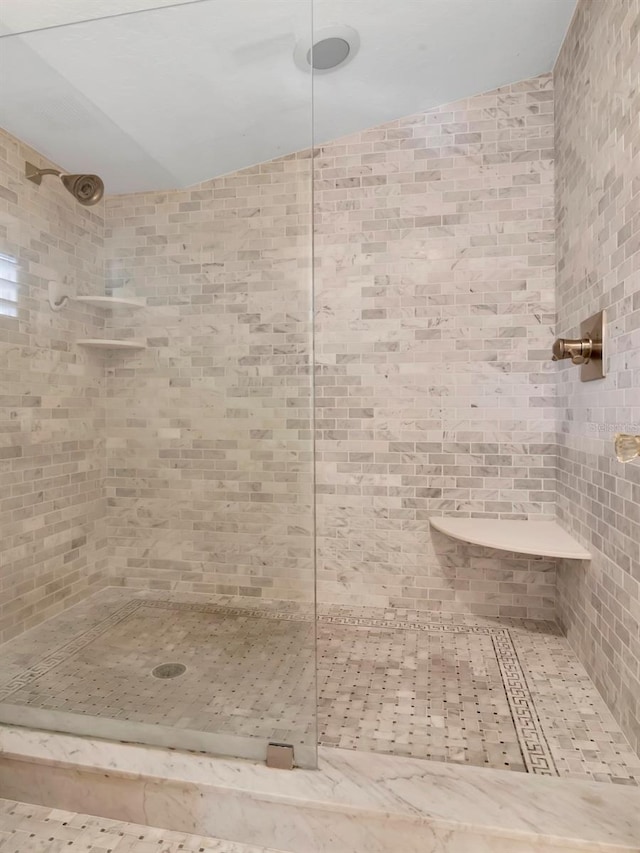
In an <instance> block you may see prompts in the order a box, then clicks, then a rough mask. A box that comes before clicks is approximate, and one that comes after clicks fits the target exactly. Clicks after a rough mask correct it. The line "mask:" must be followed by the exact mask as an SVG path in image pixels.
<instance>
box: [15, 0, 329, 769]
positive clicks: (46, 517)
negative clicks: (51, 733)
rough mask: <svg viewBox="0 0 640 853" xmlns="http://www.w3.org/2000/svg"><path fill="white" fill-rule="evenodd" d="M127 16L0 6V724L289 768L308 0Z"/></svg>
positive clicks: (296, 642)
mask: <svg viewBox="0 0 640 853" xmlns="http://www.w3.org/2000/svg"><path fill="white" fill-rule="evenodd" d="M151 5H153V6H154V7H157V6H163V5H165V6H166V4H161V3H153V4H151V3H148V4H147V6H148V7H151ZM144 6H145V4H144V3H139V2H138V3H133V2H132V3H129V4H127V3H124V4H122V5H121V7H119V8H118V10H116V11H117V13H115V12H114V10H113V9H112V12H114V13H113V14H110V13H109V10H105V14H104V16H103V17H101V18H100V19H95V20H81V21H80V20H70V19H69V17H67V19H65V20H62V19H57V18H55V16H54V17H53V18H52V17H51V15H52V14H53V12H52V11H51V12H49V13H47V15H48V17H46V19H44V18H41V19H38V18H36V19H34V18H33V16H32V15H31V14H30V13H28V12H29V10H27V9H24V8H23V10H22V12H21V11H20V7H19V5H18V4H17V3H15V4H13V3H12V2H7V3H6V4H5V7H6V8H3V15H4V17H3V19H2V21H1V24H2V31H3V32H4V33H5V34H4V35H3V36H2V37H1V38H0V51H2V55H3V56H2V62H3V67H4V68H5V69H7V73H6V74H4V75H3V79H2V82H0V103H1V104H2V106H1V107H0V126H1V127H2V128H3V129H4V131H3V143H4V146H3V148H2V151H3V152H6V156H3V158H2V162H1V163H0V165H1V166H2V169H3V172H4V175H3V177H4V178H5V180H4V181H3V184H4V185H6V186H8V187H9V188H10V192H11V193H13V194H14V195H15V197H16V199H15V203H13V201H12V203H11V204H10V206H9V210H8V213H7V219H6V223H7V226H8V227H7V229H6V232H5V237H4V238H3V241H2V243H1V244H0V253H2V256H4V257H10V258H11V259H12V263H14V265H15V269H16V280H17V287H16V288H14V290H15V292H16V294H17V295H16V299H17V306H16V310H15V311H14V312H13V313H12V314H11V315H9V314H7V315H6V316H0V324H1V328H2V330H4V329H5V328H6V329H7V330H8V333H9V339H11V337H12V336H13V339H14V340H18V342H19V345H18V346H17V348H16V347H14V348H13V349H11V348H7V350H6V351H5V353H3V356H4V358H5V364H6V366H7V367H8V368H9V371H8V372H7V376H8V377H9V383H10V388H9V392H8V393H9V394H10V395H11V396H12V398H13V399H16V400H19V403H20V405H19V406H17V407H16V408H17V411H18V415H17V418H18V422H19V423H20V425H21V435H20V439H21V447H22V449H23V452H22V454H21V455H20V456H16V457H10V459H9V462H8V463H7V464H8V465H9V466H10V468H11V472H12V473H13V474H15V476H17V477H22V476H24V477H25V478H28V479H30V481H33V489H34V491H38V492H39V493H40V494H41V499H39V500H38V502H37V503H36V502H34V506H35V508H34V509H33V511H32V512H31V514H30V519H31V520H30V522H29V524H26V525H23V526H22V528H21V529H19V530H14V529H13V528H12V531H13V532H12V539H11V546H12V548H11V550H10V551H9V552H8V560H7V561H6V562H5V565H8V570H7V577H8V578H9V581H8V582H7V583H6V584H5V585H4V586H3V587H2V593H1V596H2V600H1V601H0V606H1V607H2V612H3V613H8V614H9V615H10V619H9V620H5V623H4V625H3V627H4V628H5V632H4V634H3V640H6V641H7V642H5V643H4V644H3V645H2V646H0V679H1V680H0V721H2V722H4V723H9V724H17V725H27V726H33V727H37V728H44V729H50V730H57V731H65V732H71V733H77V734H82V735H87V736H100V737H107V738H115V739H121V740H127V741H136V742H142V743H148V744H157V745H162V746H171V747H177V748H184V749H193V750H202V751H205V752H211V753H216V754H224V755H231V756H238V757H247V758H255V759H264V758H265V757H266V755H267V748H268V745H269V744H270V743H277V744H284V745H285V747H291V748H292V750H293V756H294V761H295V763H296V764H297V765H300V766H305V767H312V766H314V765H315V761H316V726H315V714H316V698H315V650H314V645H315V638H314V607H315V605H314V589H315V577H314V553H315V541H314V535H315V534H314V493H313V438H312V421H313V408H312V406H313V393H312V392H313V387H312V386H313V377H312V364H313V357H312V285H311V267H312V264H311V261H312V235H311V223H312V216H311V196H312V191H311V190H312V187H311V182H312V169H311V163H312V161H311V143H312V138H311V74H310V73H309V70H308V69H307V70H305V69H304V68H300V67H299V66H297V65H296V63H295V61H294V51H295V48H296V44H297V43H298V42H299V41H300V40H301V39H306V38H307V37H309V34H310V32H311V0H303V2H300V0H277V2H275V3H271V4H268V6H265V4H263V3H262V2H260V0H243V2H241V3H226V4H220V3H218V2H215V0H200V2H184V3H178V4H175V3H173V4H171V6H166V7H165V8H144ZM58 14H59V10H58ZM26 162H30V163H32V164H34V165H35V167H36V168H37V169H42V168H45V169H53V170H58V171H62V172H64V173H69V172H70V173H86V174H97V175H99V176H100V178H101V179H102V180H103V181H104V184H105V195H104V198H102V199H100V200H98V201H97V202H96V203H95V204H92V205H83V204H81V203H79V201H78V200H77V199H76V198H74V197H73V196H72V195H71V194H70V193H68V192H67V190H66V188H65V186H64V184H63V183H61V182H60V181H59V179H58V178H57V177H56V175H55V174H45V175H43V176H41V182H40V183H39V184H37V183H34V182H33V181H30V180H28V179H27V178H26V176H25V163H26ZM11 198H12V200H13V196H12V197H11ZM12 269H13V267H12ZM52 287H53V288H54V289H53V291H52V290H51V288H52ZM12 292H13V291H12ZM51 292H53V293H54V294H55V296H54V298H53V304H50V302H49V295H50V293H51ZM65 296H66V297H69V298H68V300H65V299H64V297H65ZM31 460H33V461H31ZM25 472H26V473H25ZM2 522H3V524H6V527H5V528H3V529H6V530H8V529H9V525H10V523H11V518H9V516H6V517H4V518H2ZM21 536H27V537H28V547H27V548H26V549H25V548H21V547H20V545H21V542H23V541H25V540H24V539H22V540H21V539H20V537H21ZM5 541H7V540H5ZM287 752H288V753H290V750H287Z"/></svg>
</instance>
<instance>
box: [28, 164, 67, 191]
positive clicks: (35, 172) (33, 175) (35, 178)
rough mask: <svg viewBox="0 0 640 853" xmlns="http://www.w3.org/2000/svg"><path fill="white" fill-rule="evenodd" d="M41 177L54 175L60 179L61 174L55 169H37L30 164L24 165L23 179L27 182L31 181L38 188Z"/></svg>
mask: <svg viewBox="0 0 640 853" xmlns="http://www.w3.org/2000/svg"><path fill="white" fill-rule="evenodd" d="M43 175H55V176H56V177H57V178H59V177H61V175H62V172H59V171H58V170H57V169H38V168H37V167H36V166H34V165H33V164H32V163H27V164H26V168H25V177H26V179H27V180H28V181H32V182H33V183H34V184H37V185H38V186H40V184H41V183H42V176H43Z"/></svg>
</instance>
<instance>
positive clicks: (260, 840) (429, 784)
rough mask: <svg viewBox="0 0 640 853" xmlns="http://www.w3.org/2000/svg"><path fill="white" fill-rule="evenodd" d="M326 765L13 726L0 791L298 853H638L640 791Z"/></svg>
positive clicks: (386, 764) (3, 743)
mask: <svg viewBox="0 0 640 853" xmlns="http://www.w3.org/2000/svg"><path fill="white" fill-rule="evenodd" d="M319 757H320V766H319V770H317V771H313V770H296V771H293V772H287V771H277V770H269V769H267V768H266V767H265V766H264V765H258V764H251V763H249V762H242V761H230V760H226V759H216V758H211V757H207V756H202V755H195V754H190V753H181V752H174V751H167V750H161V749H155V748H150V747H141V746H136V745H132V744H121V743H109V742H107V741H97V740H90V739H83V738H77V737H73V736H69V735H59V734H51V733H45V732H38V731H32V730H28V729H18V728H11V727H5V728H3V729H0V795H1V796H3V797H8V798H11V799H17V800H21V801H24V802H32V803H38V804H41V805H47V806H49V807H53V808H62V809H68V810H73V811H82V812H85V813H89V814H95V815H100V816H104V817H111V818H116V819H120V820H125V821H130V822H135V823H140V824H144V825H147V826H157V827H161V828H165V829H172V830H177V831H181V832H189V833H195V834H199V835H214V836H216V837H220V838H226V839H229V840H232V841H238V842H244V843H246V844H256V845H263V846H266V847H275V848H277V849H279V850H282V851H289V853H361V851H364V850H366V851H367V853H397V851H399V850H402V851H403V853H534V851H536V852H537V853H541V851H553V850H563V851H565V853H566V852H567V851H569V853H571V851H599V853H614V851H635V853H638V851H640V846H638V838H640V835H639V829H640V819H639V818H638V814H639V812H640V794H639V793H638V791H637V789H635V788H626V787H622V786H614V785H602V784H598V783H591V782H575V781H564V780H559V779H553V778H541V777H533V776H527V775H525V774H514V773H508V772H504V771H499V770H482V769H479V768H471V767H459V766H453V765H446V764H437V763H435V762H428V761H420V760H416V759H410V758H394V757H392V756H386V755H373V754H365V753H357V752H351V751H347V750H338V749H321V750H320V753H319Z"/></svg>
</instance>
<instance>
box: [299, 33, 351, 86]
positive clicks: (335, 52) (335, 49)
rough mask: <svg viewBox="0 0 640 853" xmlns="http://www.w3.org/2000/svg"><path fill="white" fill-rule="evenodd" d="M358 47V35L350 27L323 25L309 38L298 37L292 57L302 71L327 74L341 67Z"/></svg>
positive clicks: (348, 60) (349, 59) (349, 60)
mask: <svg viewBox="0 0 640 853" xmlns="http://www.w3.org/2000/svg"><path fill="white" fill-rule="evenodd" d="M359 47H360V36H359V35H358V33H357V32H356V31H355V30H354V29H352V28H351V27H346V26H335V27H323V28H322V29H320V30H317V31H316V32H315V33H314V34H313V41H312V40H311V39H300V41H299V42H298V44H297V45H296V49H295V51H294V53H293V58H294V61H295V63H296V65H297V66H298V68H300V69H301V70H302V71H308V72H310V71H311V70H313V73H314V74H327V73H328V72H330V71H335V70H336V69H337V68H342V67H343V66H344V65H346V64H347V63H348V62H351V60H352V59H353V58H354V56H355V55H356V53H357V52H358V48H359Z"/></svg>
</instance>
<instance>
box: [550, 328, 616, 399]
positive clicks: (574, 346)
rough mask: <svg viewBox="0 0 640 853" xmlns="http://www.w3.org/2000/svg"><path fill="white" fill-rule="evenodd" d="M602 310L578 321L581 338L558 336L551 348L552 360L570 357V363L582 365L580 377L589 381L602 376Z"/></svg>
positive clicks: (583, 380) (584, 380)
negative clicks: (580, 321)
mask: <svg viewBox="0 0 640 853" xmlns="http://www.w3.org/2000/svg"><path fill="white" fill-rule="evenodd" d="M604 323H605V314H604V311H599V312H598V313H597V314H594V315H593V317H589V319H588V320H584V321H583V322H582V323H580V334H581V335H582V337H581V338H578V339H575V338H574V339H567V338H558V339H557V341H556V342H555V343H554V345H553V348H552V353H553V355H552V359H553V361H561V360H562V359H565V358H570V359H571V363H572V364H580V365H582V370H581V373H580V379H581V381H582V382H591V380H593V379H603V378H604Z"/></svg>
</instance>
